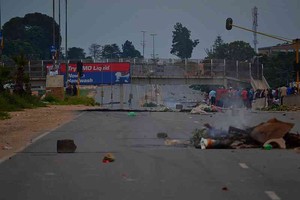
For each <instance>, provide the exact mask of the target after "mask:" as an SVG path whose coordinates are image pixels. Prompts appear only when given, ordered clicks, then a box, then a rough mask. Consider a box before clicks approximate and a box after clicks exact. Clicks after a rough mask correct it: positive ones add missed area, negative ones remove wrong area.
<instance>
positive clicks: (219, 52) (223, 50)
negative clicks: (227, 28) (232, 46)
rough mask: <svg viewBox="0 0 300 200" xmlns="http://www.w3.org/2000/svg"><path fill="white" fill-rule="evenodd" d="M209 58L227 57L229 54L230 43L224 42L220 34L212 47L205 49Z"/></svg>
mask: <svg viewBox="0 0 300 200" xmlns="http://www.w3.org/2000/svg"><path fill="white" fill-rule="evenodd" d="M205 52H206V54H207V58H209V59H213V58H216V59H225V58H227V55H228V44H226V43H224V41H223V39H222V37H221V36H220V35H218V36H217V38H216V40H215V42H214V44H213V46H212V48H211V49H205Z"/></svg>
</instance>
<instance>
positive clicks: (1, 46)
mask: <svg viewBox="0 0 300 200" xmlns="http://www.w3.org/2000/svg"><path fill="white" fill-rule="evenodd" d="M1 4H2V0H0V42H1V43H0V64H1V65H3V63H2V50H3V49H2V48H3V39H4V38H3V34H2V6H1Z"/></svg>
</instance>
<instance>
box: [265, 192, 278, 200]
mask: <svg viewBox="0 0 300 200" xmlns="http://www.w3.org/2000/svg"><path fill="white" fill-rule="evenodd" d="M265 193H266V194H267V195H268V196H269V197H270V199H272V200H280V198H279V196H277V194H276V193H275V192H273V191H265Z"/></svg>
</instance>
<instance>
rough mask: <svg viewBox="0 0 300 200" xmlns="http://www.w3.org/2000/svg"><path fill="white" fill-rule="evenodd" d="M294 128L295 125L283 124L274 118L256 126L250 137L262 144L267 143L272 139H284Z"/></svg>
mask: <svg viewBox="0 0 300 200" xmlns="http://www.w3.org/2000/svg"><path fill="white" fill-rule="evenodd" d="M293 127H294V124H292V123H288V122H282V121H279V120H277V119H276V118H273V119H270V120H269V121H267V122H265V123H261V124H259V125H258V126H256V127H255V128H254V129H253V131H252V132H251V133H250V136H251V137H252V138H253V139H254V140H256V141H258V142H260V143H265V142H266V141H268V140H270V139H276V138H282V137H283V136H284V135H285V134H287V133H288V132H289V131H290V130H291V129H292V128H293Z"/></svg>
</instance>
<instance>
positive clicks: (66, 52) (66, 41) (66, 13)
mask: <svg viewBox="0 0 300 200" xmlns="http://www.w3.org/2000/svg"><path fill="white" fill-rule="evenodd" d="M65 8H66V10H65V15H66V17H65V18H66V25H65V63H66V79H67V81H68V80H69V65H68V0H65Z"/></svg>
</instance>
